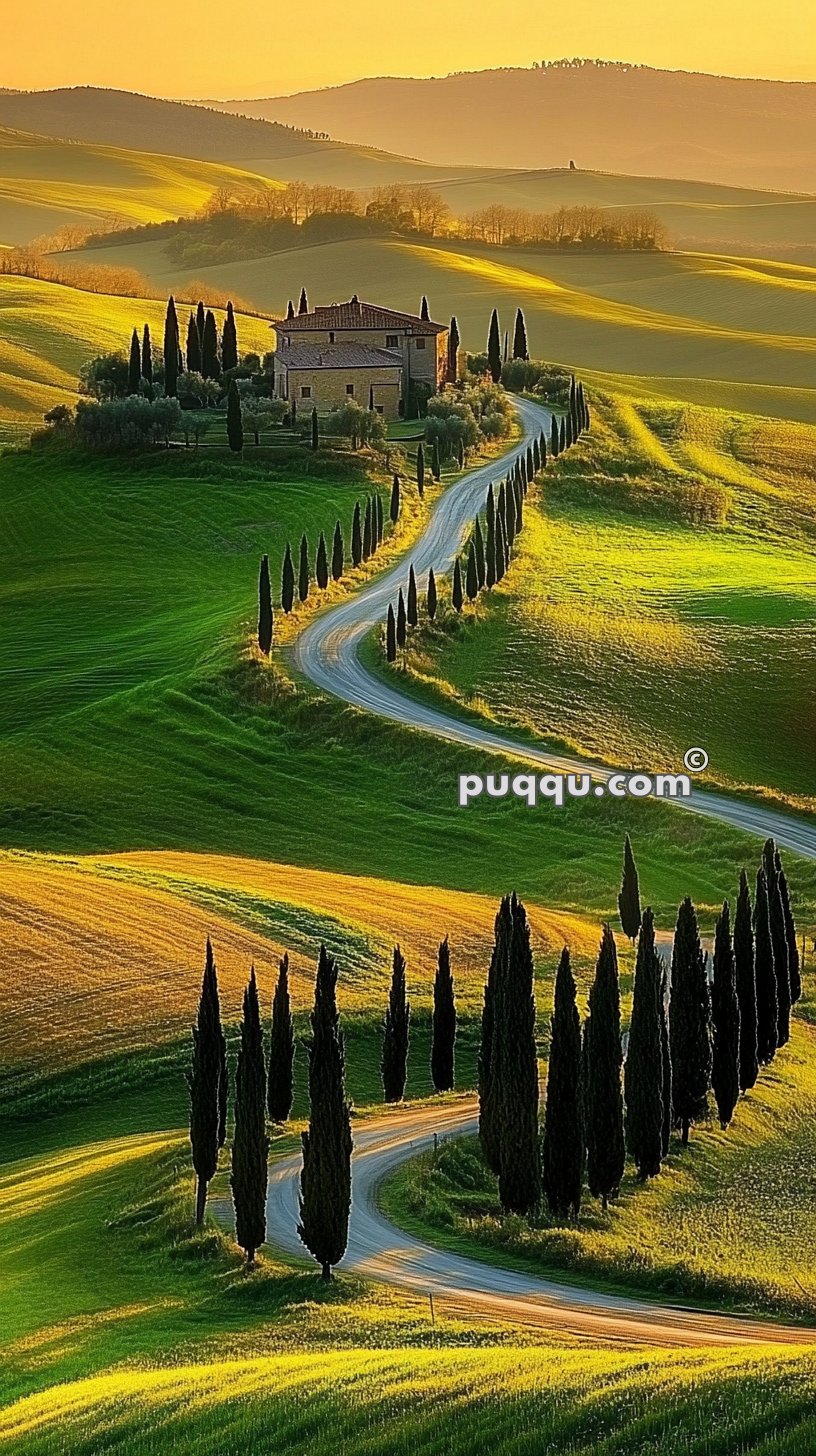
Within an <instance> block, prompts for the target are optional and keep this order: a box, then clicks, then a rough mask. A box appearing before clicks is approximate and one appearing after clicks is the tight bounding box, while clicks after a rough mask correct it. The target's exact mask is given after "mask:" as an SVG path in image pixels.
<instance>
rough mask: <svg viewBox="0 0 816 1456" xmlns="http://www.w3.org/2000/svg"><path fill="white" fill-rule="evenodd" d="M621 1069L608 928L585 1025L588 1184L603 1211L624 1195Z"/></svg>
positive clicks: (614, 970) (612, 948)
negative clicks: (621, 1193) (610, 1202)
mask: <svg viewBox="0 0 816 1456" xmlns="http://www.w3.org/2000/svg"><path fill="white" fill-rule="evenodd" d="M622 1066H623V1050H622V1047H621V1016H620V983H619V979H618V952H617V949H616V947H615V937H614V936H613V934H612V931H611V930H610V928H609V926H608V925H605V926H604V928H603V936H602V939H601V948H600V952H599V955H598V961H597V965H596V967H595V980H594V981H593V983H592V986H591V988H590V992H589V1015H588V1017H587V1019H586V1021H585V1023H584V1075H585V1085H584V1099H585V1103H584V1105H585V1115H586V1143H587V1179H588V1182H589V1191H590V1193H592V1194H593V1195H594V1196H595V1197H596V1198H600V1200H601V1203H602V1205H603V1207H604V1208H606V1207H607V1204H608V1202H609V1199H610V1198H616V1197H617V1195H618V1192H619V1191H620V1183H621V1178H622V1177H623V1169H624V1164H625V1162H626V1145H625V1142H624V1136H623V1094H622V1091H621V1067H622Z"/></svg>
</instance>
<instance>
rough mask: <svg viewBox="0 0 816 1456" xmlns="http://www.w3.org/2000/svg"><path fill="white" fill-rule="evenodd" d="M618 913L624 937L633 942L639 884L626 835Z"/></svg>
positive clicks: (638, 909)
mask: <svg viewBox="0 0 816 1456" xmlns="http://www.w3.org/2000/svg"><path fill="white" fill-rule="evenodd" d="M618 913H619V915H620V923H621V928H622V930H623V933H624V935H628V937H629V939H630V940H631V941H634V940H635V938H636V937H637V933H638V931H639V930H640V884H639V881H638V872H637V865H636V864H635V856H634V855H633V853H632V841H631V840H630V838H629V835H628V834H627V836H626V839H625V841H624V845H623V878H622V880H621V887H620V894H619V895H618Z"/></svg>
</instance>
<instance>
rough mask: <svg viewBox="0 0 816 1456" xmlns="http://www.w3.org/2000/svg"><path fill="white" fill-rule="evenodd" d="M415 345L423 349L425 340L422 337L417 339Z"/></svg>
mask: <svg viewBox="0 0 816 1456" xmlns="http://www.w3.org/2000/svg"><path fill="white" fill-rule="evenodd" d="M416 346H417V348H418V349H424V348H425V340H424V339H417V341H416Z"/></svg>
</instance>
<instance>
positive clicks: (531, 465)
mask: <svg viewBox="0 0 816 1456" xmlns="http://www.w3.org/2000/svg"><path fill="white" fill-rule="evenodd" d="M524 466H525V478H524V480H523V481H522V482H521V485H522V495H526V494H527V487H528V485H531V484H532V482H533V480H534V479H535V473H536V463H535V455H534V453H533V447H532V445H528V446H527V454H526V456H525V457H524Z"/></svg>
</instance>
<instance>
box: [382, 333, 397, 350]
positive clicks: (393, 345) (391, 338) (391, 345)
mask: <svg viewBox="0 0 816 1456" xmlns="http://www.w3.org/2000/svg"><path fill="white" fill-rule="evenodd" d="M385 347H386V349H398V348H399V334H386V336H385Z"/></svg>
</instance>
